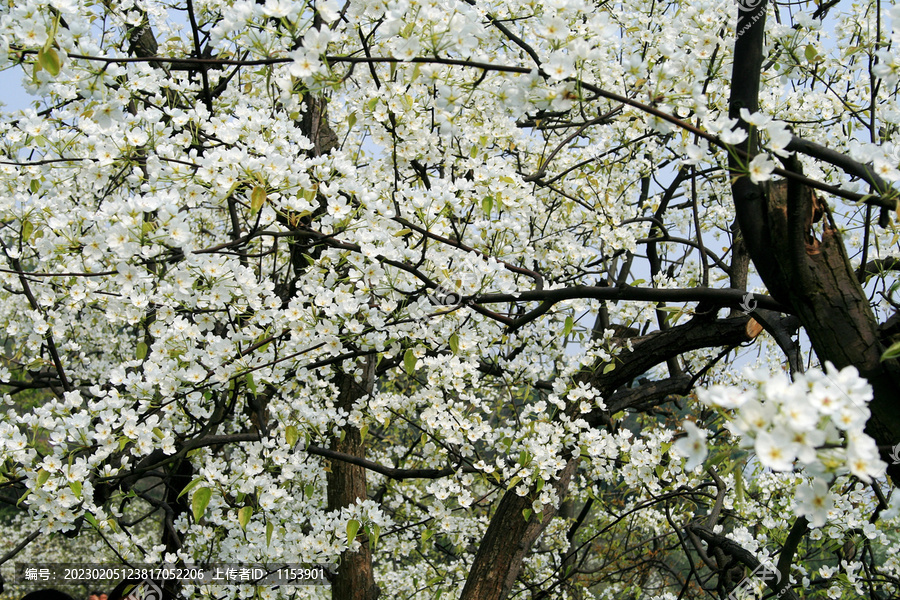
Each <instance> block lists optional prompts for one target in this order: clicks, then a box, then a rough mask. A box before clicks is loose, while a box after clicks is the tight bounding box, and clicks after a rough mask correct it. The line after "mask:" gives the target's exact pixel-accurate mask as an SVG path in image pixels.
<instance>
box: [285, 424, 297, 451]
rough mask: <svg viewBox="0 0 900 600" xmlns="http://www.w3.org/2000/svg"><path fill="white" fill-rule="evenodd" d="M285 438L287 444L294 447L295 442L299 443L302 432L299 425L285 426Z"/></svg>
mask: <svg viewBox="0 0 900 600" xmlns="http://www.w3.org/2000/svg"><path fill="white" fill-rule="evenodd" d="M284 439H285V441H286V442H287V445H288V446H290V447H291V448H293V447H294V444H296V443H297V440H299V439H300V433H299V432H298V431H297V427H296V426H295V425H288V426H287V427H285V428H284Z"/></svg>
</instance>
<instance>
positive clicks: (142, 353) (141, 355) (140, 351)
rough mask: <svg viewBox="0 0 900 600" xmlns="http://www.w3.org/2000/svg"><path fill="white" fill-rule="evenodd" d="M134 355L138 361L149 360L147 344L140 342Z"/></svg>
mask: <svg viewBox="0 0 900 600" xmlns="http://www.w3.org/2000/svg"><path fill="white" fill-rule="evenodd" d="M134 355H135V356H136V357H137V359H138V360H144V359H145V358H147V344H146V343H144V342H138V345H137V350H135V352H134Z"/></svg>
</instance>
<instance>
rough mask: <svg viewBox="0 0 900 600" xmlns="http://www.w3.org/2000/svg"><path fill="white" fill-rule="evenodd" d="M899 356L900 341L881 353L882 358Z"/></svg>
mask: <svg viewBox="0 0 900 600" xmlns="http://www.w3.org/2000/svg"><path fill="white" fill-rule="evenodd" d="M898 356H900V342H897V343H896V344H894V345H893V346H891V347H890V348H888V349H887V350H885V351H884V354H882V355H881V360H888V359H889V358H897V357H898Z"/></svg>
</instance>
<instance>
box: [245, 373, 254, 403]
mask: <svg viewBox="0 0 900 600" xmlns="http://www.w3.org/2000/svg"><path fill="white" fill-rule="evenodd" d="M246 380H247V389H248V390H250V393H251V394H253V397H254V398H255V397H256V381H255V380H254V379H253V373H247V376H246Z"/></svg>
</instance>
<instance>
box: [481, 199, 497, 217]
mask: <svg viewBox="0 0 900 600" xmlns="http://www.w3.org/2000/svg"><path fill="white" fill-rule="evenodd" d="M493 208H494V197H493V196H485V197H484V198H482V199H481V210H483V211H484V214H485V215H488V216H490V214H491V210H493Z"/></svg>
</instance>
